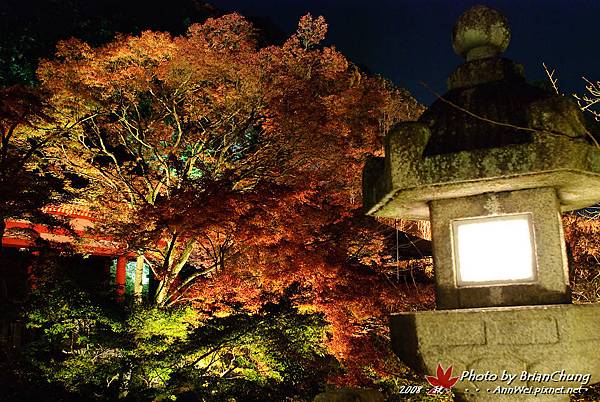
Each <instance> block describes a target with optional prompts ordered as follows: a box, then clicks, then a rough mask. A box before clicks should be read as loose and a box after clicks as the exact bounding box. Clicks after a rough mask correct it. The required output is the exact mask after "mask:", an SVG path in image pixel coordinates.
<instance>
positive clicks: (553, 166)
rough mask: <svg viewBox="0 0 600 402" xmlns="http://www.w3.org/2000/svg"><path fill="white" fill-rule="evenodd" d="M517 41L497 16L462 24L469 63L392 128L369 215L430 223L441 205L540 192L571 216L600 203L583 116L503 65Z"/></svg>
mask: <svg viewBox="0 0 600 402" xmlns="http://www.w3.org/2000/svg"><path fill="white" fill-rule="evenodd" d="M509 40H510V29H509V27H508V23H507V21H506V18H505V17H504V16H503V15H502V14H501V13H500V12H498V11H497V10H494V9H492V8H489V7H486V6H475V7H473V8H471V9H469V10H467V11H466V12H465V13H463V14H462V15H461V16H460V17H459V19H458V21H457V23H456V25H455V27H454V30H453V34H452V46H453V48H454V50H455V51H456V53H457V54H459V55H460V56H462V57H464V58H465V63H463V64H462V65H460V66H459V67H458V68H457V69H456V71H454V72H453V73H452V74H451V76H450V77H449V78H448V91H447V92H446V93H445V94H444V95H442V96H439V97H438V99H437V100H436V101H435V102H434V103H433V104H432V105H431V107H430V108H429V109H427V110H426V111H425V112H424V113H423V114H422V115H421V117H420V118H419V120H418V121H417V122H405V123H400V124H399V125H397V126H395V127H394V128H393V129H392V130H390V132H389V133H388V135H387V137H386V156H385V159H383V158H374V159H373V160H371V161H370V162H369V163H368V164H367V166H366V167H365V170H364V173H363V179H364V180H363V186H364V187H363V199H364V204H365V207H366V209H367V211H368V213H369V214H371V215H377V216H388V217H403V218H408V219H410V218H413V219H428V218H429V211H428V207H427V203H428V202H429V201H432V200H438V199H446V198H458V197H464V196H472V195H477V194H482V193H486V192H499V191H512V190H522V189H530V188H540V187H553V188H555V189H556V191H557V194H558V197H559V200H560V203H561V209H562V210H563V211H568V210H573V209H579V208H583V207H586V206H589V205H592V204H594V203H596V202H598V201H600V149H599V148H598V147H597V145H595V144H594V142H593V139H592V137H591V134H590V130H589V128H588V127H587V126H586V122H585V120H584V118H583V115H582V112H581V111H580V110H579V108H578V106H577V105H576V104H575V103H574V102H573V101H571V100H570V99H568V98H566V97H564V96H562V95H559V94H556V93H554V92H552V91H550V90H548V89H544V88H542V87H540V86H535V85H531V84H529V83H527V81H526V80H525V76H524V70H523V67H522V66H521V65H520V64H518V63H516V62H513V61H512V60H509V59H506V58H503V57H502V52H503V51H504V50H505V49H506V47H507V46H508V43H509Z"/></svg>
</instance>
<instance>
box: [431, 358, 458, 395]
mask: <svg viewBox="0 0 600 402" xmlns="http://www.w3.org/2000/svg"><path fill="white" fill-rule="evenodd" d="M436 374H437V376H435V377H434V376H432V375H426V376H425V378H426V379H427V382H428V383H429V384H431V385H432V386H434V387H436V388H438V389H439V387H441V388H444V389H450V388H452V387H453V386H454V384H456V382H457V381H458V377H451V376H452V366H449V367H448V369H447V370H446V371H444V368H443V367H442V365H441V364H440V363H438V366H437V373H436Z"/></svg>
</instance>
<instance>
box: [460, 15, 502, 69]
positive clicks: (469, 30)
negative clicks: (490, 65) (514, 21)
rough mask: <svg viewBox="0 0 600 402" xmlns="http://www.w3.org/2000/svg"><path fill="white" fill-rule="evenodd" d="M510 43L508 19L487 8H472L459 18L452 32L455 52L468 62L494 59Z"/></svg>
mask: <svg viewBox="0 0 600 402" xmlns="http://www.w3.org/2000/svg"><path fill="white" fill-rule="evenodd" d="M509 41H510V29H509V27H508V22H507V21H506V17H504V15H502V13H500V12H499V11H497V10H494V9H492V8H489V7H486V6H475V7H471V8H470V9H468V10H467V11H465V12H464V13H462V15H461V16H460V17H459V18H458V21H457V22H456V25H454V29H453V31H452V47H453V48H454V51H455V52H456V53H457V54H459V55H460V56H463V57H464V58H466V59H467V60H475V59H483V58H487V57H493V56H496V55H498V54H499V53H501V52H504V51H505V50H506V48H507V47H508V43H509Z"/></svg>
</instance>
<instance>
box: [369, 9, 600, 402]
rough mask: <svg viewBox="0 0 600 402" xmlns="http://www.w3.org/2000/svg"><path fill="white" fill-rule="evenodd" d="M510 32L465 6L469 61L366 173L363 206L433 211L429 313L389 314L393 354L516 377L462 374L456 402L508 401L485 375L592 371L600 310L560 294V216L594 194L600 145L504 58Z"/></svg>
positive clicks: (427, 366)
mask: <svg viewBox="0 0 600 402" xmlns="http://www.w3.org/2000/svg"><path fill="white" fill-rule="evenodd" d="M509 40H510V30H509V27H508V24H507V21H506V19H505V17H504V16H503V15H502V14H501V13H499V12H498V11H496V10H493V9H491V8H488V7H484V6H475V7H473V8H471V9H469V10H467V11H466V12H465V13H463V14H462V15H461V16H460V18H459V19H458V21H457V23H456V25H455V27H454V30H453V33H452V42H453V43H452V44H453V48H454V50H455V52H456V53H458V54H459V55H460V56H462V57H464V58H465V59H466V62H465V63H464V64H462V65H461V66H459V67H458V68H457V70H456V71H455V72H454V73H452V75H451V76H450V78H449V79H448V92H447V93H446V94H444V95H443V96H442V97H440V98H439V99H438V100H437V101H436V102H435V103H434V104H433V105H432V106H431V107H430V108H429V109H428V110H427V111H425V112H424V113H423V115H422V116H421V117H420V119H419V120H418V121H417V122H410V123H401V124H399V125H397V126H396V127H394V128H393V129H392V130H391V131H390V132H389V133H388V134H387V137H386V144H385V147H386V148H385V153H386V155H385V158H374V159H372V160H370V161H369V162H368V163H367V166H365V169H364V172H363V199H364V204H365V208H366V211H367V213H368V214H369V215H374V216H380V217H390V218H402V219H421V220H425V219H429V220H430V221H431V228H432V230H431V232H432V241H433V259H434V268H435V282H436V305H437V310H436V311H428V312H416V313H415V312H410V313H400V314H396V315H393V316H392V318H391V333H392V346H393V348H394V351H395V352H396V354H398V356H399V357H400V358H401V359H402V360H404V361H405V362H406V363H407V364H408V365H409V366H411V367H412V368H413V369H416V370H419V371H421V372H426V373H428V374H433V373H435V371H436V367H437V365H438V363H441V364H442V365H443V366H444V367H445V366H447V365H453V368H454V375H457V373H458V374H460V373H465V372H471V373H475V374H479V373H486V372H487V373H491V374H494V373H495V374H497V375H498V376H500V375H501V374H502V373H503V372H507V373H513V374H518V377H517V378H516V379H515V380H514V381H512V382H511V383H510V384H507V383H506V382H502V381H500V379H498V381H497V383H495V384H494V383H493V381H491V380H490V377H489V376H488V378H485V379H483V378H482V377H481V376H480V377H475V376H469V377H466V378H463V379H462V380H461V381H459V382H458V383H457V385H456V386H455V391H456V392H457V395H458V396H459V398H462V399H464V400H494V399H499V400H510V398H511V396H507V395H497V394H494V393H493V390H494V386H495V385H501V386H508V385H510V386H518V385H524V386H531V387H562V386H566V387H569V386H572V387H577V386H581V385H582V384H581V382H580V381H579V379H580V378H579V377H573V376H571V377H566V376H562V377H560V376H559V377H560V378H558V377H556V378H555V379H559V380H561V381H555V380H554V379H552V380H550V381H543V379H544V378H546V379H547V377H541V375H543V374H553V373H555V372H557V371H560V372H563V373H566V374H581V375H583V374H586V373H587V374H590V375H591V380H590V378H589V377H588V382H590V381H591V382H598V381H600V359H599V358H598V351H599V350H600V306H598V305H573V304H571V295H570V287H569V269H568V263H567V257H566V251H565V241H564V236H563V229H562V222H561V213H562V212H565V211H571V210H575V209H580V208H583V207H586V206H589V205H593V204H595V203H597V202H598V201H600V149H599V148H598V147H597V146H595V145H594V144H593V141H592V140H591V135H590V133H589V132H588V129H587V128H586V124H585V121H584V118H583V116H582V113H581V111H580V110H579V108H578V107H577V105H576V104H574V103H573V102H571V101H570V100H569V99H567V98H565V97H563V96H560V95H556V94H554V93H551V92H549V91H546V90H544V89H541V88H539V87H536V86H532V85H529V84H528V83H527V82H526V81H525V78H524V74H523V67H522V66H521V65H519V64H517V63H515V62H513V61H511V60H508V59H506V58H503V57H502V56H501V54H502V52H503V51H504V50H505V49H506V47H507V46H508V42H509ZM523 372H525V373H527V374H531V375H530V376H527V375H523ZM536 373H537V374H539V375H540V376H536ZM492 379H493V377H492ZM584 385H587V384H584ZM488 389H491V390H492V391H487V390H488ZM529 397H532V396H531V395H529V396H528V395H516V396H515V395H513V396H512V398H513V400H519V401H524V400H528V398H529ZM533 400H536V401H541V400H568V395H550V396H549V395H542V396H540V395H538V396H537V397H535V398H534V399H533Z"/></svg>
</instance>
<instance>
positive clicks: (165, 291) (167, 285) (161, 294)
mask: <svg viewBox="0 0 600 402" xmlns="http://www.w3.org/2000/svg"><path fill="white" fill-rule="evenodd" d="M195 243H196V242H195V241H194V240H190V241H188V243H187V245H186V246H185V248H184V250H183V251H182V252H181V255H180V256H179V258H178V259H177V260H176V262H175V263H173V264H171V265H170V266H169V272H167V275H166V276H165V278H164V279H163V280H162V281H160V284H159V285H158V292H157V293H156V298H155V302H156V304H157V305H158V306H164V305H165V304H167V302H168V301H169V297H170V296H171V295H170V294H169V291H170V290H171V286H172V285H173V282H175V279H177V276H178V275H179V272H180V271H181V269H182V268H183V267H184V265H185V264H186V263H187V262H188V260H189V258H190V255H191V254H192V250H193V249H194V244H195Z"/></svg>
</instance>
